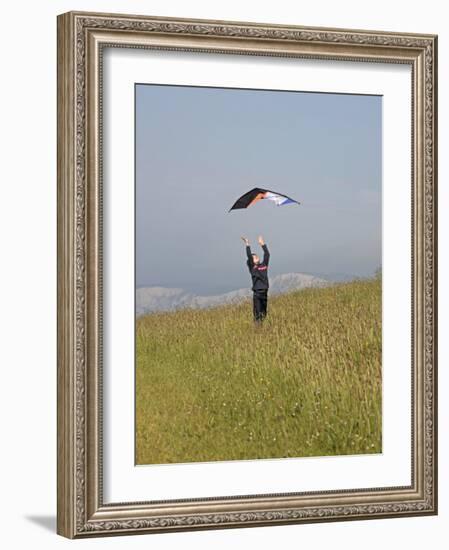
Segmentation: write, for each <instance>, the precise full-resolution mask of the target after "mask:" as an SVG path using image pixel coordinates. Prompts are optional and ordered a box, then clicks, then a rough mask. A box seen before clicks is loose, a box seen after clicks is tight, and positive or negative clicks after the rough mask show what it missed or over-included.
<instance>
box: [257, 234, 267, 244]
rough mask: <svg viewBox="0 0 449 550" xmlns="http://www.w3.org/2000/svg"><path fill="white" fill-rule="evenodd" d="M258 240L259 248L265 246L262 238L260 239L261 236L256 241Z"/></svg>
mask: <svg viewBox="0 0 449 550" xmlns="http://www.w3.org/2000/svg"><path fill="white" fill-rule="evenodd" d="M258 240H259V244H260V246H263V245H264V244H265V241H264V240H263V237H262V235H261V236H260V237H259V239H258Z"/></svg>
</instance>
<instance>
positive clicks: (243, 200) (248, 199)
mask: <svg viewBox="0 0 449 550" xmlns="http://www.w3.org/2000/svg"><path fill="white" fill-rule="evenodd" d="M261 199H268V200H270V201H273V202H274V203H275V204H276V205H277V206H283V205H284V204H293V203H296V204H300V203H299V202H298V201H295V200H294V199H291V198H290V197H287V195H282V194H281V193H275V192H274V191H268V189H260V188H259V187H255V188H254V189H251V191H248V193H245V194H244V195H242V196H241V197H240V198H239V199H237V200H236V201H235V203H234V204H233V206H232V207H231V208H230V209H229V212H230V211H231V210H238V209H240V208H247V207H248V206H251V205H252V204H254V203H256V202H257V201H259V200H261Z"/></svg>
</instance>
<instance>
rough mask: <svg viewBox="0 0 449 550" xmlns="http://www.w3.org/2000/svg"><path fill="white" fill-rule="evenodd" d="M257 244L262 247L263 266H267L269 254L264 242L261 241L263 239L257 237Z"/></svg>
mask: <svg viewBox="0 0 449 550" xmlns="http://www.w3.org/2000/svg"><path fill="white" fill-rule="evenodd" d="M259 244H260V246H261V247H262V250H263V263H264V264H265V265H268V262H269V261H270V252H269V250H268V246H267V245H266V244H265V241H264V240H263V237H262V236H260V237H259Z"/></svg>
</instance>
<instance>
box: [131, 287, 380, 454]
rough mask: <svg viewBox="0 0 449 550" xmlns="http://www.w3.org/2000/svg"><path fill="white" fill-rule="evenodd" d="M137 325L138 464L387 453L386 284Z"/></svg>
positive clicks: (158, 317) (157, 317) (154, 317)
mask: <svg viewBox="0 0 449 550" xmlns="http://www.w3.org/2000/svg"><path fill="white" fill-rule="evenodd" d="M251 316H252V305H251V303H250V302H249V301H245V302H243V303H241V304H239V305H234V306H223V307H217V308H213V309H209V310H181V311H176V312H170V313H158V314H150V315H147V316H145V317H141V318H139V319H138V320H137V324H136V331H137V333H136V344H137V345H136V347H137V358H136V359H137V361H136V452H137V457H136V458H137V463H138V464H154V463H174V462H191V461H195V462H197V461H198V462H202V461H213V460H239V459H240V460H241V459H255V458H274V457H305V456H323V455H343V454H360V453H379V452H381V389H382V388H381V281H380V279H371V280H359V281H354V282H350V283H341V284H338V285H333V286H329V287H326V288H315V289H314V288H311V289H306V290H301V291H297V292H292V293H289V294H285V295H282V296H278V297H274V298H271V299H269V303H268V317H267V319H266V320H265V322H264V323H263V324H262V325H261V326H255V325H254V323H253V321H252V317H251Z"/></svg>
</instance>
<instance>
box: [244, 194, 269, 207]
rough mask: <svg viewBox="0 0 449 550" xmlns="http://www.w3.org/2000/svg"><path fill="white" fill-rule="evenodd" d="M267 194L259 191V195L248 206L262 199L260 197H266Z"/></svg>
mask: <svg viewBox="0 0 449 550" xmlns="http://www.w3.org/2000/svg"><path fill="white" fill-rule="evenodd" d="M265 195H266V193H257V195H256V196H255V197H254V199H253V200H252V201H251V202H250V203H248V206H251V205H252V204H254V203H255V202H257V201H260V199H263V198H264V197H265Z"/></svg>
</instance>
